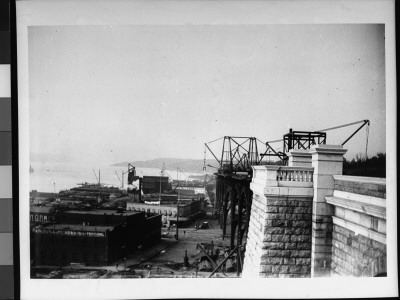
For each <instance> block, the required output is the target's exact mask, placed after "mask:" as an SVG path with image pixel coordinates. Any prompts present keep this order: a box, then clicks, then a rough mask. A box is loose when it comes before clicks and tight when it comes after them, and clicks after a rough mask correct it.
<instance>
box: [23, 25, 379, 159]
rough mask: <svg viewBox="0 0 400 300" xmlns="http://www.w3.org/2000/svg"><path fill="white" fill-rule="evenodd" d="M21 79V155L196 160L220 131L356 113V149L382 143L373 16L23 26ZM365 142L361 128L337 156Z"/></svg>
mask: <svg viewBox="0 0 400 300" xmlns="http://www.w3.org/2000/svg"><path fill="white" fill-rule="evenodd" d="M29 83H30V88H29V92H30V95H29V97H30V98H29V100H30V152H31V153H44V154H51V155H55V156H59V155H61V156H64V157H65V158H69V159H73V160H76V161H82V162H84V161H86V162H87V161H90V162H101V163H114V162H121V161H133V160H145V159H152V158H158V157H182V158H202V157H203V151H204V142H208V141H211V140H214V139H217V138H219V137H221V136H225V135H234V136H255V137H257V138H259V139H260V140H262V141H270V140H275V139H279V138H281V137H282V135H283V134H285V133H287V132H288V128H289V126H290V127H291V128H293V130H306V131H313V130H319V129H324V128H328V127H333V126H337V125H342V124H346V123H351V122H354V121H358V120H362V119H369V120H370V121H371V127H370V131H369V143H368V154H369V155H375V154H376V153H377V152H385V149H386V148H385V142H386V139H385V126H386V122H385V49H384V26H383V25H225V26H223V25H183V26H172V25H171V26H157V25H154V26H150V25H149V26H147V25H146V26H133V25H132V26H43V27H41V26H35V27H30V28H29ZM356 128H357V126H352V127H349V128H347V129H344V130H337V131H332V132H331V131H329V132H328V133H327V135H328V143H336V144H339V143H341V142H343V141H344V140H345V139H346V138H347V137H348V136H349V135H350V134H351V133H352V132H353V131H354V130H355V129H356ZM365 142H366V133H365V129H363V130H362V131H360V132H359V133H358V134H357V136H356V137H355V138H353V139H352V140H351V142H349V143H348V144H346V146H345V148H348V149H349V153H348V155H346V156H347V157H348V158H351V157H352V156H354V155H355V154H356V153H359V152H362V153H365ZM273 145H274V146H276V148H279V147H281V144H280V143H279V144H273ZM207 156H208V158H211V155H209V154H208V155H207Z"/></svg>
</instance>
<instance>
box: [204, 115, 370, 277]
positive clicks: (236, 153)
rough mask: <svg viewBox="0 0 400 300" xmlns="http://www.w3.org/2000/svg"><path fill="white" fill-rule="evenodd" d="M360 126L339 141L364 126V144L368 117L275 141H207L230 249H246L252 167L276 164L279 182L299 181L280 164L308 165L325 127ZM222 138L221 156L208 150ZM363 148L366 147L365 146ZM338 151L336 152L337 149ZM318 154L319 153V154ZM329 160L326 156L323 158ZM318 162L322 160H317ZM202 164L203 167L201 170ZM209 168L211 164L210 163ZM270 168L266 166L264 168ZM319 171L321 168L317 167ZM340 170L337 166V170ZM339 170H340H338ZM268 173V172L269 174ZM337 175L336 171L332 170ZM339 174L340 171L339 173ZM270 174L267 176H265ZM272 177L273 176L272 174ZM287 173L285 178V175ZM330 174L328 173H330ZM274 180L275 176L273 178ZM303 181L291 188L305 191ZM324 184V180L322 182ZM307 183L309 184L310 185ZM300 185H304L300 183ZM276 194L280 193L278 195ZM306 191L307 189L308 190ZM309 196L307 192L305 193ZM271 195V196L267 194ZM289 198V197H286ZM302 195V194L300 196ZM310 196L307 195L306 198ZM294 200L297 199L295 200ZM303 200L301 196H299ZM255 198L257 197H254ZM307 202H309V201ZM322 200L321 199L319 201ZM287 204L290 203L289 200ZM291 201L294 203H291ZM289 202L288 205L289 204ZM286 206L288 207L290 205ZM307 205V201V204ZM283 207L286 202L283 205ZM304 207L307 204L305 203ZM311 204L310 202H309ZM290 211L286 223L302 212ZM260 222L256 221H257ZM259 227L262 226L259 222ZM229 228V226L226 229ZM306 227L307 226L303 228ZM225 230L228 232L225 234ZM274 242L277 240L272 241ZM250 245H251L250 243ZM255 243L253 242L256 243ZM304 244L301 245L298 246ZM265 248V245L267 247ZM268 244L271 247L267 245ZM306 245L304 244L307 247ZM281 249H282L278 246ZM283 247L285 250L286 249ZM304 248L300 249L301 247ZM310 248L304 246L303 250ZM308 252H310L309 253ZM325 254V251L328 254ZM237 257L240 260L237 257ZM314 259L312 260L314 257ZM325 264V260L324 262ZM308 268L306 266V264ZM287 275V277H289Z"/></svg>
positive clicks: (320, 206)
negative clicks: (278, 144)
mask: <svg viewBox="0 0 400 300" xmlns="http://www.w3.org/2000/svg"><path fill="white" fill-rule="evenodd" d="M360 123H362V124H361V125H360V127H359V128H358V129H357V130H356V131H355V132H354V133H352V134H351V135H350V137H348V138H347V139H346V140H345V141H344V142H343V143H342V146H343V145H344V144H346V143H347V142H348V141H349V140H350V139H351V138H352V137H353V136H354V135H355V134H356V133H357V132H358V131H360V130H361V128H363V127H364V126H366V125H368V126H367V145H368V129H369V121H368V120H361V121H358V122H353V123H350V124H345V125H341V126H336V127H332V128H327V129H324V130H321V131H314V132H308V131H293V130H292V129H290V131H289V133H287V134H285V135H284V136H283V139H282V140H277V141H270V142H266V143H265V144H264V143H262V142H261V141H260V140H258V139H257V138H255V137H231V136H224V137H222V138H220V139H217V140H215V141H212V142H209V143H206V144H205V151H204V152H205V154H206V150H207V149H208V150H209V151H210V152H211V154H212V155H213V157H214V158H215V159H216V161H217V162H218V164H219V167H218V172H216V173H215V175H216V178H217V180H216V181H217V186H216V203H215V204H216V205H215V206H216V209H217V211H218V213H219V216H220V225H221V228H222V235H223V237H224V238H225V237H226V236H228V235H229V236H230V239H231V248H232V249H236V250H237V251H238V257H239V258H242V254H243V252H244V251H245V249H246V243H247V242H248V241H251V239H249V235H248V232H249V224H250V215H251V214H254V211H253V209H255V208H254V206H253V208H252V202H253V201H254V200H257V199H258V198H257V197H255V196H254V194H253V192H254V190H253V188H252V187H251V184H254V182H253V176H254V172H255V170H257V168H265V167H261V166H263V165H268V164H269V165H271V164H272V165H275V166H274V167H272V166H271V168H272V169H273V168H277V167H276V165H281V167H278V169H279V170H282V171H283V170H284V172H283V173H279V172H278V173H279V174H281V175H282V176H283V177H282V178H283V179H280V180H278V181H280V182H283V181H299V179H293V178H292V177H291V176H300V177H296V178H303V177H302V176H305V175H304V174H303V173H297V171H296V170H295V169H293V170H292V169H291V170H285V169H281V168H283V167H282V166H287V165H288V164H289V166H291V167H292V168H297V167H299V168H304V167H308V168H309V167H311V157H313V158H312V160H315V158H314V156H313V155H312V154H311V153H310V152H309V150H310V149H311V148H314V149H316V148H318V147H319V146H320V147H322V148H323V146H324V145H326V137H327V135H326V131H328V130H333V129H339V128H343V127H346V126H350V125H355V124H360ZM221 139H223V143H222V151H221V155H220V156H219V157H218V155H216V154H215V153H214V152H213V151H212V150H211V149H210V146H209V144H211V143H214V142H216V141H218V140H221ZM278 141H283V152H281V151H277V150H275V149H274V148H272V146H271V144H272V143H274V142H278ZM259 143H262V144H263V145H265V150H264V151H260V146H259ZM366 149H367V146H366ZM339 152H340V151H339ZM321 155H322V154H321ZM269 157H275V158H278V161H277V162H272V163H271V162H270V161H267V158H269ZM327 159H328V160H329V159H330V158H329V157H327ZM205 162H206V158H205V157H204V163H205ZM338 163H340V164H341V168H342V164H343V153H342V154H341V156H340V161H339V162H338ZM321 164H322V163H321ZM205 167H206V166H205V165H204V169H205ZM211 167H212V166H211ZM268 168H270V167H268ZM319 170H321V168H320V169H319ZM340 170H341V169H340ZM310 171H311V170H306V173H307V172H310ZM301 172H305V171H304V170H301ZM340 172H341V171H340ZM269 174H271V171H270V173H269ZM315 174H316V175H318V177H316V178H317V179H319V180H320V181H321V182H324V180H327V179H326V178H325V177H324V175H325V174H318V171H317V173H315ZM335 174H339V173H335ZM340 174H341V173H340ZM268 176H270V175H268ZM274 176H275V175H274ZM285 176H289V177H285ZM330 176H331V174H330ZM275 180H276V179H275ZM302 180H303V181H304V182H306V183H304V182H303V183H301V184H300V183H296V184H295V187H296V188H298V185H299V184H300V185H304V184H305V185H306V186H307V188H308V191H310V189H311V190H312V186H313V180H312V178H311V179H310V178H308V180H309V181H307V180H304V178H303V179H302ZM324 183H325V182H324ZM310 185H311V186H310ZM302 188H305V187H303V186H302ZM323 188H325V187H324V186H323V185H322V186H320V187H319V189H320V190H318V197H322V196H321V194H322V193H323V191H324V190H323ZM302 191H303V192H304V190H302ZM280 192H282V193H283V194H282V195H285V193H286V192H288V191H287V189H285V190H284V191H283V190H282V191H280V190H279V193H280ZM279 193H278V195H281V194H279ZM308 193H309V192H308ZM287 195H291V196H292V195H296V193H294V194H292V193H289V194H287ZM309 196H310V195H309ZM271 197H273V196H271ZM288 197H289V196H288ZM301 197H302V196H301ZM310 197H311V198H310ZM310 197H309V199H308V200H307V201H308V202H307V203H312V201H315V200H313V199H315V198H313V197H312V196H310ZM295 200H296V201H297V200H298V199H295ZM302 200H304V199H302ZM257 201H258V200H257ZM310 201H311V202H310ZM322 202H323V201H322ZM289 203H291V202H289ZM294 203H295V202H294ZM290 205H291V204H290ZM290 205H289V206H290ZM307 205H309V204H307ZM284 206H287V205H284ZM307 207H308V208H309V207H310V206H307ZM311 207H312V205H311ZM314 207H318V209H319V210H324V209H325V208H324V205H323V204H322V203H319V202H318V203H315V205H314ZM271 209H272V210H277V211H275V212H280V210H282V211H284V210H285V209H286V208H284V207H281V208H280V207H272V208H271ZM291 211H297V209H295V207H289V208H288V213H287V214H283V218H284V220H285V218H288V219H287V220H286V221H287V222H288V223H290V222H291V218H292V217H293V218H295V219H296V218H300V217H301V216H302V215H297V214H296V213H294V215H293V216H291V215H290V214H291ZM307 213H308V214H309V217H311V212H307ZM229 214H230V218H228V215H229ZM321 218H322V219H321V220H322V221H321V220H320V219H318V222H322V223H323V222H325V221H327V220H326V219H324V217H321ZM305 221H306V223H307V222H311V219H306V220H305ZM310 224H311V223H310ZM259 225H260V224H259ZM260 226H261V227H262V225H260ZM229 227H230V228H229ZM307 230H308V229H307ZM307 230H303V231H304V232H308V231H307ZM228 232H229V233H228ZM287 238H289V239H290V238H291V237H287V236H286V237H285V239H287ZM308 238H309V237H305V238H304V239H308ZM274 242H277V241H274ZM253 246H254V245H253ZM256 246H257V245H256ZM303 246H304V247H306V246H305V245H302V246H300V247H303ZM268 247H269V246H268ZM271 247H272V246H271ZM287 247H293V245H289V246H287ZM307 247H308V246H307ZM281 250H282V249H281ZM285 250H289V249H286V248H285ZM303 250H304V249H303ZM309 250H310V249H308V248H307V251H309ZM309 253H311V252H309ZM328 255H329V254H328ZM303 258H307V259H308V261H309V262H311V257H303ZM240 260H241V259H240ZM314 262H315V260H314ZM325 264H326V261H325ZM240 268H241V263H240V264H238V272H239V271H240V270H239V269H240ZM307 268H308V267H307ZM307 270H308V271H307V272H308V273H310V272H309V271H311V267H310V268H309V269H307ZM289 277H290V276H289Z"/></svg>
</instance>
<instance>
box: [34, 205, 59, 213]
mask: <svg viewBox="0 0 400 300" xmlns="http://www.w3.org/2000/svg"><path fill="white" fill-rule="evenodd" d="M53 211H54V208H53V207H49V206H31V207H30V212H32V213H42V214H45V213H47V214H49V213H51V212H53Z"/></svg>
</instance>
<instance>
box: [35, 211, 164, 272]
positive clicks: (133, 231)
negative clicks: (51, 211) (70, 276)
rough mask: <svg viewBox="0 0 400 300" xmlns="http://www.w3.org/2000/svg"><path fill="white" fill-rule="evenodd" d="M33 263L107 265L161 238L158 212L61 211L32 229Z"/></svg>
mask: <svg viewBox="0 0 400 300" xmlns="http://www.w3.org/2000/svg"><path fill="white" fill-rule="evenodd" d="M33 237H34V241H35V242H34V243H33V245H34V247H35V249H34V251H33V252H34V260H35V261H34V263H35V264H36V265H52V266H54V265H67V264H70V263H84V264H87V265H108V264H110V263H112V262H114V261H116V260H118V259H122V258H124V257H126V255H127V254H128V253H130V252H131V251H134V250H136V249H137V248H138V247H139V245H147V244H151V243H153V242H156V241H158V240H159V239H160V238H161V216H160V215H147V216H146V214H145V213H144V212H133V211H124V212H122V211H120V212H115V211H109V210H93V211H77V210H76V211H75V210H70V211H65V212H62V213H60V214H59V215H57V217H56V220H55V223H54V224H46V225H42V226H37V227H35V228H34V229H33Z"/></svg>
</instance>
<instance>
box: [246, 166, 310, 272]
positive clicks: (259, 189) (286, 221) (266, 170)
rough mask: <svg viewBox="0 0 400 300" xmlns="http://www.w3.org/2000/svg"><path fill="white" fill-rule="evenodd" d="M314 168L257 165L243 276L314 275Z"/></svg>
mask: <svg viewBox="0 0 400 300" xmlns="http://www.w3.org/2000/svg"><path fill="white" fill-rule="evenodd" d="M312 175H313V168H304V167H278V166H256V167H253V181H252V183H251V189H252V190H253V203H252V210H251V216H250V224H249V233H248V239H247V245H246V254H245V258H244V268H243V274H242V275H243V277H310V276H311V228H312V227H311V218H312V199H313V193H314V192H313V188H312V186H313V182H312V180H313V178H312Z"/></svg>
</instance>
